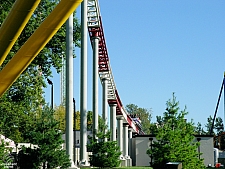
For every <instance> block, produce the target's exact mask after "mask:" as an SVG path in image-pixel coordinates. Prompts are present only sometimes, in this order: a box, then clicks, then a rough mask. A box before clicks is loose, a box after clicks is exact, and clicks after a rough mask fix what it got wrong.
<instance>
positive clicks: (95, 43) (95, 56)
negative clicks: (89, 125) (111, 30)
mask: <svg viewBox="0 0 225 169" xmlns="http://www.w3.org/2000/svg"><path fill="white" fill-rule="evenodd" d="M99 39H100V38H99V37H98V35H97V33H96V34H95V36H94V37H93V38H92V44H93V99H92V106H93V135H94V137H95V134H96V133H97V131H98V45H99Z"/></svg>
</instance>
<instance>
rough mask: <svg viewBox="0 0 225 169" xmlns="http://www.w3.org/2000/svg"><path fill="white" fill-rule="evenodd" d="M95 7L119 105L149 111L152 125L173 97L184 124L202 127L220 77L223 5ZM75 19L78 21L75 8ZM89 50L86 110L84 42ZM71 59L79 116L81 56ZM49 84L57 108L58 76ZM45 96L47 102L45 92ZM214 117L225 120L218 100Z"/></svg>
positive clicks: (196, 0)
mask: <svg viewBox="0 0 225 169" xmlns="http://www.w3.org/2000/svg"><path fill="white" fill-rule="evenodd" d="M99 6H100V12H101V16H102V22H103V28H104V34H105V39H106V44H107V48H108V53H109V58H110V64H111V68H112V72H113V75H114V80H115V83H116V87H117V90H118V92H119V95H120V98H121V100H122V103H123V105H124V106H125V105H127V104H130V103H133V104H136V105H137V106H139V107H142V108H147V109H152V111H153V114H152V116H153V119H152V121H153V122H154V121H155V116H157V115H163V112H164V111H165V108H166V101H167V100H168V99H170V98H171V97H172V93H173V92H175V96H176V97H177V100H178V101H179V102H180V107H181V109H183V108H184V107H185V105H186V106H187V110H188V112H189V115H188V116H187V118H188V120H190V119H193V120H194V122H195V123H197V122H201V123H202V124H203V125H204V124H206V122H207V118H208V117H209V116H210V115H211V116H213V115H214V112H215V107H216V103H217V100H218V96H219V90H220V87H221V83H222V79H223V76H224V71H225V65H224V64H225V31H224V30H225V20H224V16H225V10H224V6H225V1H223V0H216V1H209V0H207V1H206V0H139V1H134V0H131V1H128V0H122V1H121V0H113V1H106V0H99ZM77 16H78V17H80V8H78V9H77ZM88 45H89V49H88V84H89V85H88V109H89V110H91V108H92V101H91V98H92V86H91V84H92V51H91V48H90V41H89V39H88ZM76 53H77V58H75V59H74V97H75V99H76V102H77V110H79V99H80V96H79V94H80V92H79V89H80V50H79V49H76ZM53 82H54V86H55V89H54V91H55V92H54V94H55V97H54V100H55V101H54V102H55V104H56V105H59V103H60V92H59V91H60V85H59V84H60V76H59V75H57V74H56V73H54V77H53ZM99 86H100V84H99ZM99 90H101V88H100V87H99ZM45 91H46V94H45V95H46V100H47V101H49V102H50V98H49V97H50V94H49V93H50V88H49V87H48V88H47V89H46V90H45ZM99 99H101V93H100V96H99ZM99 101H100V100H99ZM100 106H101V105H100ZM99 114H101V107H99ZM218 116H220V117H222V118H223V119H224V99H223V97H222V99H221V102H220V106H219V110H218Z"/></svg>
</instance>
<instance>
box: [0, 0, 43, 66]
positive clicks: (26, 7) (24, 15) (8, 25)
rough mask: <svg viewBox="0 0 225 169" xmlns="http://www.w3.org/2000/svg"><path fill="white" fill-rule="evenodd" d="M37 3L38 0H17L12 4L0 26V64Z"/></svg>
mask: <svg viewBox="0 0 225 169" xmlns="http://www.w3.org/2000/svg"><path fill="white" fill-rule="evenodd" d="M39 3H40V0H17V1H16V2H15V3H14V4H13V7H12V9H11V10H10V12H9V14H8V16H7V18H6V19H5V20H4V22H3V23H2V26H1V28H0V46H1V47H0V66H1V65H2V62H3V61H4V60H5V58H6V56H7V55H8V53H9V51H10V50H11V48H12V46H13V45H14V43H15V42H16V40H17V39H18V37H19V35H20V34H21V32H22V30H23V28H24V27H25V25H26V24H27V22H28V20H29V19H30V17H31V15H32V13H33V12H34V10H35V9H36V8H37V6H38V4H39Z"/></svg>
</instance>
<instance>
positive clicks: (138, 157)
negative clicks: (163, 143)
mask: <svg viewBox="0 0 225 169" xmlns="http://www.w3.org/2000/svg"><path fill="white" fill-rule="evenodd" d="M149 138H153V140H154V141H156V139H155V137H154V136H152V135H139V136H136V137H135V138H133V139H134V140H133V145H132V146H133V151H134V152H132V154H133V155H132V159H133V165H134V166H150V162H151V158H150V157H149V156H148V155H147V154H146V150H147V149H148V148H149V147H150V140H149ZM197 138H200V152H201V153H203V154H202V155H201V156H200V158H204V164H205V166H207V165H208V164H212V165H213V164H214V153H213V137H212V136H204V135H196V137H195V140H194V141H197ZM197 151H198V149H197Z"/></svg>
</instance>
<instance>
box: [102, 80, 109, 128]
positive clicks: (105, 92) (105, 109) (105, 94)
mask: <svg viewBox="0 0 225 169" xmlns="http://www.w3.org/2000/svg"><path fill="white" fill-rule="evenodd" d="M102 85H103V86H102V87H103V91H102V118H103V119H104V120H105V124H106V125H108V102H107V99H108V90H107V89H108V79H107V78H103V79H102Z"/></svg>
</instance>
